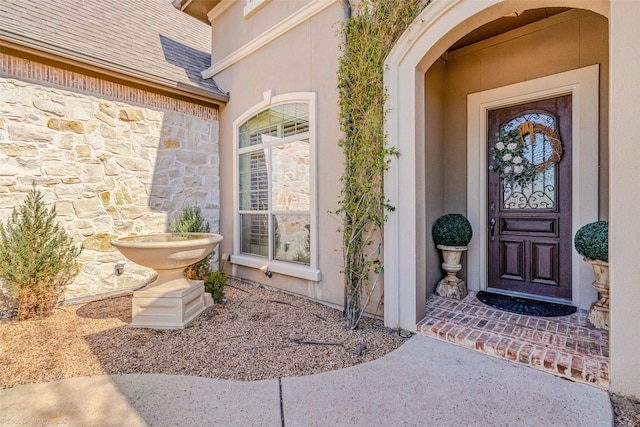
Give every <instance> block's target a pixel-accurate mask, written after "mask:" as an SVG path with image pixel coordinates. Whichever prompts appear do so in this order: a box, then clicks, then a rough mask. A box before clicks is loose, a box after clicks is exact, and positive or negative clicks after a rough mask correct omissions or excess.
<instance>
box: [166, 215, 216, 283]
mask: <svg viewBox="0 0 640 427" xmlns="http://www.w3.org/2000/svg"><path fill="white" fill-rule="evenodd" d="M169 230H170V231H171V232H173V233H209V230H210V229H209V223H208V222H207V221H206V220H205V219H204V218H203V216H202V210H201V209H200V206H197V205H195V206H189V205H188V206H185V207H184V208H182V211H181V212H180V214H179V215H178V218H177V219H174V220H173V221H172V222H171V225H170V226H169ZM213 254H214V253H213V252H211V254H210V255H209V256H207V257H206V258H204V259H203V260H201V261H198V262H197V263H195V264H191V265H190V266H189V267H187V269H186V270H185V274H186V275H187V278H188V279H192V280H205V279H206V278H207V276H209V274H210V273H211V260H212V258H213Z"/></svg>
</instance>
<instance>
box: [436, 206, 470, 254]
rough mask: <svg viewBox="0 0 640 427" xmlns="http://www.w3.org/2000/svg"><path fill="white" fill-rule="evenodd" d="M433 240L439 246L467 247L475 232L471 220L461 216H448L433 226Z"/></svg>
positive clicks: (439, 219)
mask: <svg viewBox="0 0 640 427" xmlns="http://www.w3.org/2000/svg"><path fill="white" fill-rule="evenodd" d="M432 231H433V240H434V241H435V242H436V244H437V245H444V246H467V245H468V244H469V242H470V241H471V236H472V235H473V232H472V230H471V223H469V220H468V219H467V218H465V217H464V216H463V215H460V214H446V215H443V216H441V217H440V218H438V219H437V220H436V222H435V223H434V224H433V229H432Z"/></svg>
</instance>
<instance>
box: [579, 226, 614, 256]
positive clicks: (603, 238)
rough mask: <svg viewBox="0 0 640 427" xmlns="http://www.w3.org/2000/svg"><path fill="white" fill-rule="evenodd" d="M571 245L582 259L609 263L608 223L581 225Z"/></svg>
mask: <svg viewBox="0 0 640 427" xmlns="http://www.w3.org/2000/svg"><path fill="white" fill-rule="evenodd" d="M573 244H574V246H575V247H576V251H578V253H579V254H580V255H582V256H583V257H585V258H587V259H590V260H593V261H604V262H609V223H608V222H607V221H596V222H592V223H590V224H586V225H583V226H582V227H580V229H579V230H578V231H577V232H576V235H575V238H574V239H573Z"/></svg>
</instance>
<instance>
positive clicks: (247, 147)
mask: <svg viewBox="0 0 640 427" xmlns="http://www.w3.org/2000/svg"><path fill="white" fill-rule="evenodd" d="M300 98H302V99H300ZM270 101H271V102H269V103H266V102H265V103H263V104H261V105H260V106H259V107H258V108H257V109H256V110H257V112H250V113H248V114H247V115H245V117H248V118H247V119H242V118H241V119H240V120H239V121H238V122H237V123H236V127H235V129H236V147H235V148H236V180H237V186H236V191H237V194H236V206H237V216H236V218H237V220H236V234H235V235H236V246H235V249H234V253H235V255H234V256H233V259H232V262H238V263H240V264H244V265H248V266H252V267H260V266H262V265H265V264H268V265H269V268H270V270H271V271H274V272H281V273H284V274H290V275H294V276H296V275H297V276H301V277H305V278H311V279H312V280H315V278H317V277H319V273H317V272H314V273H312V274H309V272H310V271H311V270H312V269H313V268H315V262H314V256H315V253H314V252H315V250H314V245H315V232H314V226H313V222H314V215H313V208H314V206H315V202H314V197H315V195H314V194H313V193H314V192H313V183H314V174H315V167H314V159H313V155H314V149H313V140H314V139H315V136H314V129H313V127H314V120H312V117H313V114H312V113H313V112H314V111H315V105H314V102H315V96H313V94H307V95H305V94H294V95H291V96H284V97H276V98H274V99H273V100H270ZM276 101H280V102H276ZM260 107H262V108H260ZM305 270H306V272H305Z"/></svg>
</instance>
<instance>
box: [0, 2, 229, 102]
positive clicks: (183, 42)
mask: <svg viewBox="0 0 640 427" xmlns="http://www.w3.org/2000/svg"><path fill="white" fill-rule="evenodd" d="M210 37H211V34H210V27H209V26H208V25H206V24H203V23H202V22H199V21H197V20H196V19H194V18H192V17H190V16H188V15H186V14H184V13H182V12H180V11H178V10H176V9H175V8H174V7H173V6H172V4H171V0H116V1H103V0H0V38H4V39H6V40H9V41H13V42H16V43H19V44H26V45H30V46H32V47H34V46H35V47H38V48H42V49H46V50H50V51H54V52H57V53H59V54H64V55H67V56H71V57H73V59H76V60H79V61H81V62H87V63H92V64H94V65H103V66H107V67H113V68H116V69H118V70H120V71H122V72H125V73H126V72H127V71H130V72H132V73H133V74H135V75H143V76H145V78H147V79H149V80H152V81H155V82H156V83H157V82H159V83H162V84H166V85H171V86H181V87H192V88H197V89H199V90H200V91H202V90H205V91H208V92H211V93H212V95H225V94H224V92H223V91H222V90H221V89H220V88H219V87H218V86H217V85H216V83H215V82H214V81H213V80H212V79H203V78H202V76H201V74H200V72H201V71H202V70H204V69H206V68H208V67H209V66H210V65H211V55H210V53H209V52H210V46H211V45H210Z"/></svg>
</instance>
